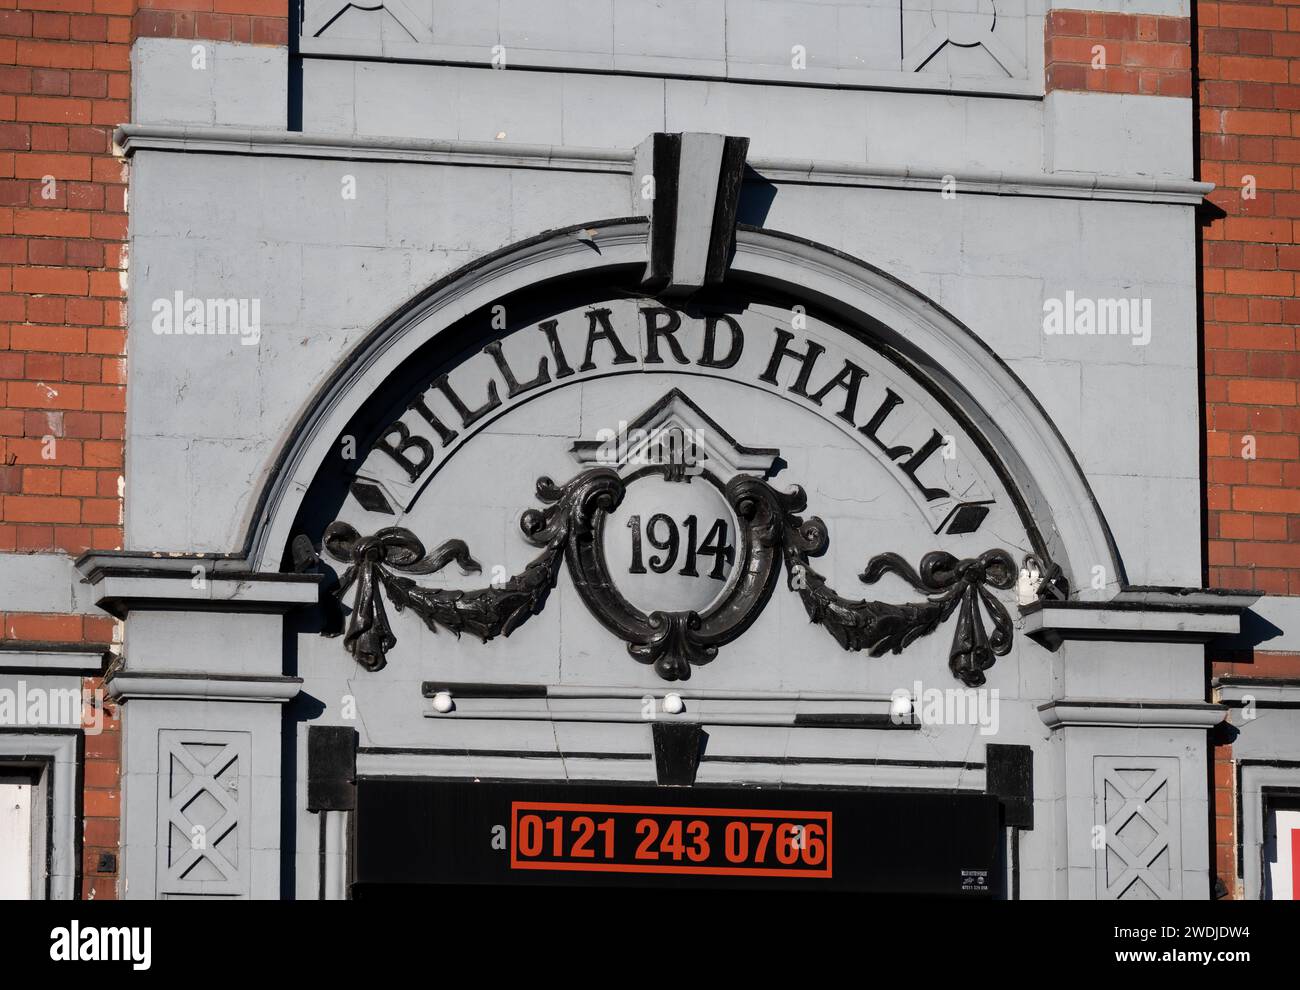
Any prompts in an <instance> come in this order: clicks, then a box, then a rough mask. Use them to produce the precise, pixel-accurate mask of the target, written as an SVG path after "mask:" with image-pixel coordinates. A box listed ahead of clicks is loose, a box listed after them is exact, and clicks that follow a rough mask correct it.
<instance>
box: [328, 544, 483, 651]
mask: <svg viewBox="0 0 1300 990" xmlns="http://www.w3.org/2000/svg"><path fill="white" fill-rule="evenodd" d="M324 544H325V549H326V550H328V551H329V553H330V555H331V556H333V557H335V558H337V559H338V560H342V561H347V562H348V568H347V570H346V571H344V572H343V576H342V577H341V578H340V579H339V587H338V591H337V592H335V594H337V595H338V596H339V597H340V598H341V597H342V596H343V594H344V593H345V592H346V591H347V590H348V588H350V587H351V586H352V585H353V584H354V583H355V584H356V586H357V593H356V597H355V598H354V599H353V602H352V614H351V615H350V616H349V618H348V626H347V631H346V632H345V633H344V634H343V645H344V646H345V647H346V648H347V650H348V652H349V653H351V654H352V655H353V656H354V657H356V659H357V662H358V663H360V664H361V666H363V667H365V668H366V669H367V670H379V669H381V668H382V667H383V666H384V663H385V659H384V655H385V654H386V653H387V652H388V651H389V650H391V649H392V648H393V647H394V646H395V645H396V643H397V637H396V636H394V635H393V630H392V627H391V626H390V625H389V622H388V614H387V611H386V610H385V608H384V598H383V595H382V594H380V588H381V586H382V589H383V590H384V591H386V592H387V594H388V597H389V599H390V600H391V601H392V603H393V606H394V607H395V608H396V609H397V610H398V611H399V612H400V611H402V610H403V609H404V608H405V607H406V606H407V605H409V604H411V597H410V593H411V590H412V589H413V588H414V587H415V582H414V581H412V580H411V579H410V578H405V577H401V576H399V575H397V574H395V573H393V572H394V571H402V572H404V573H406V574H432V573H434V572H435V571H440V570H442V569H443V568H444V567H446V566H447V565H448V564H449V563H451V562H452V561H453V560H454V561H456V563H457V564H459V565H460V568H461V570H463V571H464V572H465V573H467V574H468V573H476V572H478V571H480V570H482V568H481V567H480V566H479V564H478V562H477V561H475V560H474V558H473V557H471V556H470V555H469V547H468V546H467V545H466V544H465V541H464V540H448V541H447V542H445V543H443V544H442V545H441V546H439V547H438V548H437V549H436V550H434V551H433V552H432V553H430V554H429V555H428V556H426V555H425V552H424V544H423V543H421V542H420V539H419V537H417V536H416V535H415V534H414V533H412V532H411V531H410V530H409V529H403V528H401V527H400V526H388V527H385V528H384V529H381V530H379V531H378V532H376V533H375V534H374V535H373V536H366V537H363V536H361V535H360V534H359V533H358V532H357V531H356V530H355V529H354V528H353V527H352V526H349V525H348V524H347V523H345V522H334V523H331V524H330V525H329V526H328V527H327V528H326V530H325V538H324Z"/></svg>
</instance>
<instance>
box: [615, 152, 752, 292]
mask: <svg viewBox="0 0 1300 990" xmlns="http://www.w3.org/2000/svg"><path fill="white" fill-rule="evenodd" d="M748 152H749V138H745V137H728V136H725V135H721V134H699V133H692V132H687V133H682V134H668V133H662V132H660V133H656V134H652V135H650V137H648V138H647V139H646V140H645V141H644V142H642V144H641V145H640V146H639V147H638V148H637V151H636V164H635V168H634V171H633V179H634V183H633V191H632V193H633V206H634V208H635V209H636V211H637V212H638V213H642V214H648V215H649V217H650V242H649V248H650V261H649V264H648V265H647V266H646V270H645V275H644V278H643V285H644V286H645V288H646V289H648V290H650V291H652V292H655V293H658V294H662V295H689V294H690V293H692V292H694V291H696V290H697V289H700V288H702V287H704V286H706V285H717V284H719V283H721V282H722V281H723V280H724V279H725V278H726V275H727V269H728V267H729V266H730V264H731V253H732V248H733V246H734V244H735V239H736V217H737V211H738V208H739V204H740V188H741V185H742V183H743V181H744V174H745V157H746V155H747V154H748ZM651 179H652V181H649V182H648V181H647V180H651Z"/></svg>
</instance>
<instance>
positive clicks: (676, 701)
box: [664, 691, 686, 715]
mask: <svg viewBox="0 0 1300 990" xmlns="http://www.w3.org/2000/svg"><path fill="white" fill-rule="evenodd" d="M664 711H666V712H667V713H668V714H669V715H680V714H681V713H682V712H684V711H686V702H684V701H682V696H681V695H680V694H678V693H677V692H676V691H669V692H668V693H667V694H665V695H664Z"/></svg>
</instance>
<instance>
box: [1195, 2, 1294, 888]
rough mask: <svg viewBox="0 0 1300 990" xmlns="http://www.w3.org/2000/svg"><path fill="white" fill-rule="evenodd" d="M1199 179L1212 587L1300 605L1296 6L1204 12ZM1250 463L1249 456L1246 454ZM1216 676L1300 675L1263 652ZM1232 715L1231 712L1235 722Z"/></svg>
mask: <svg viewBox="0 0 1300 990" xmlns="http://www.w3.org/2000/svg"><path fill="white" fill-rule="evenodd" d="M1196 67H1197V75H1198V81H1199V87H1198V97H1199V111H1200V136H1201V140H1200V170H1201V172H1200V175H1201V178H1203V179H1205V180H1206V181H1208V182H1213V183H1215V184H1216V186H1217V187H1218V188H1216V189H1215V191H1214V192H1213V193H1212V194H1211V195H1210V199H1211V201H1212V202H1213V204H1214V205H1215V206H1216V207H1218V209H1219V210H1220V211H1222V215H1221V216H1220V215H1217V212H1218V211H1215V214H1216V215H1213V216H1210V215H1207V216H1206V218H1205V219H1204V220H1203V223H1202V232H1203V242H1202V255H1203V269H1202V277H1203V283H1204V298H1203V301H1202V314H1203V320H1204V327H1205V355H1204V362H1205V364H1204V366H1205V371H1206V385H1205V388H1206V410H1205V419H1206V429H1207V437H1206V475H1207V478H1206V503H1207V510H1208V517H1207V531H1208V538H1209V544H1208V546H1207V561H1208V582H1209V584H1210V585H1211V586H1213V587H1228V588H1251V589H1255V590H1258V591H1261V592H1265V593H1268V594H1275V595H1297V594H1300V405H1297V399H1298V398H1300V396H1298V394H1297V387H1298V384H1300V353H1297V335H1296V324H1297V323H1300V298H1298V297H1297V288H1300V280H1297V278H1296V272H1298V271H1300V247H1297V246H1296V240H1297V235H1298V234H1300V113H1297V111H1300V7H1298V6H1295V5H1293V4H1287V3H1272V2H1251V3H1237V2H1232V3H1200V4H1198V5H1197V59H1196ZM1252 447H1253V454H1254V456H1253V457H1251V456H1248V455H1249V454H1251V453H1252V450H1251V448H1252ZM1214 673H1215V674H1216V675H1225V674H1231V675H1233V676H1236V677H1250V676H1256V677H1300V656H1294V655H1285V654H1268V653H1255V654H1254V655H1253V656H1246V657H1241V658H1237V660H1236V661H1235V662H1227V661H1223V662H1216V663H1215V664H1214ZM1234 714H1235V713H1234ZM1234 788H1235V772H1234V765H1233V762H1232V749H1231V746H1230V745H1228V744H1226V743H1224V744H1221V745H1219V746H1217V747H1216V749H1215V757H1214V801H1215V824H1216V843H1217V845H1216V855H1215V862H1216V867H1217V871H1218V875H1219V879H1221V880H1222V881H1223V882H1224V884H1225V885H1226V886H1227V887H1228V888H1229V891H1230V894H1231V895H1232V896H1241V890H1240V884H1239V881H1238V879H1237V874H1238V872H1239V870H1240V868H1241V864H1239V863H1238V862H1237V849H1236V840H1237V836H1236V820H1237V815H1236V800H1237V796H1236V794H1235V791H1234Z"/></svg>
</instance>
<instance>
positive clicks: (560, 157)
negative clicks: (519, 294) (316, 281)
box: [113, 124, 1214, 206]
mask: <svg viewBox="0 0 1300 990" xmlns="http://www.w3.org/2000/svg"><path fill="white" fill-rule="evenodd" d="M113 140H114V143H115V145H116V146H117V148H118V150H119V152H120V153H121V154H122V155H124V156H125V157H128V158H129V157H130V156H132V155H134V154H135V153H136V152H138V151H166V152H181V153H190V154H239V155H247V156H250V157H261V156H268V155H269V156H276V157H296V158H320V159H337V160H344V161H381V162H382V161H392V162H418V163H424V164H430V165H474V166H481V167H494V166H495V167H501V168H538V169H554V170H558V171H566V172H613V173H616V174H622V175H627V176H629V177H630V176H632V174H633V172H634V157H635V155H634V152H633V151H632V150H631V149H603V148H574V147H567V146H557V145H529V144H509V143H506V142H493V143H487V142H481V141H448V140H427V139H420V138H393V137H371V136H366V135H356V136H353V135H340V134H306V133H302V132H296V131H272V130H256V129H250V128H236V127H195V126H180V125H168V124H124V125H123V126H121V127H119V128H117V130H116V131H115V132H114V135H113ZM748 164H749V166H750V168H752V169H753V170H754V171H755V172H757V173H758V174H759V175H761V176H762V177H763V178H765V179H767V180H768V181H770V182H775V183H778V184H780V183H783V182H784V183H797V184H799V185H832V186H863V187H871V188H879V189H910V190H915V191H918V192H928V193H933V192H941V191H943V189H944V188H945V183H951V182H953V181H956V183H957V185H958V188H960V189H961V190H962V193H963V194H971V195H981V194H982V195H990V196H1030V197H1039V198H1041V197H1048V198H1056V199H1089V200H1107V201H1117V202H1133V203H1167V204H1172V205H1178V206H1196V205H1198V204H1199V203H1201V201H1202V200H1204V198H1205V197H1206V196H1207V195H1208V194H1209V193H1210V192H1211V191H1212V190H1213V189H1214V184H1213V183H1210V182H1193V181H1190V180H1184V179H1163V178H1156V177H1153V176H1149V175H1101V174H1093V173H1060V174H1054V173H1050V172H1043V173H1037V174H1016V173H1010V172H995V171H982V170H978V169H958V170H956V171H949V172H945V171H943V170H938V169H928V168H912V167H907V166H895V165H887V164H875V163H867V162H832V161H814V160H811V159H793V158H764V157H758V156H756V157H751V158H750V159H749V160H748Z"/></svg>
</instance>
